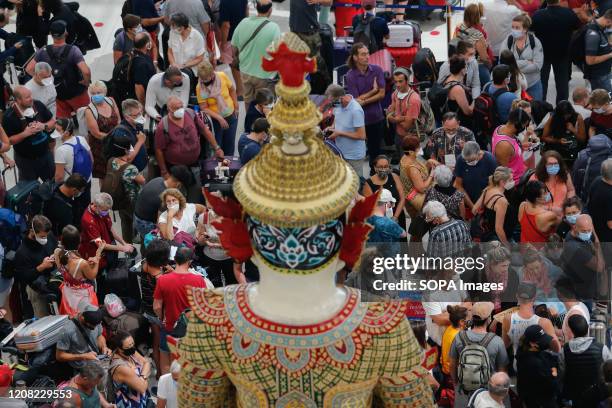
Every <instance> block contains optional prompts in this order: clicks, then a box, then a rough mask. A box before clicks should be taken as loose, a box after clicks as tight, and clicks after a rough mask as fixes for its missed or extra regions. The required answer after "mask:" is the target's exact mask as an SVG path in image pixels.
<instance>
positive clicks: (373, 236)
mask: <svg viewBox="0 0 612 408" xmlns="http://www.w3.org/2000/svg"><path fill="white" fill-rule="evenodd" d="M367 223H368V224H370V225H371V226H373V227H374V229H373V230H372V231H370V234H369V235H368V242H396V241H397V240H398V239H400V238H401V237H402V234H403V233H404V230H403V229H402V227H400V226H399V224H398V223H397V222H395V221H393V220H392V219H391V218H389V217H381V216H380V215H373V216H371V217H370V218H368V220H367Z"/></svg>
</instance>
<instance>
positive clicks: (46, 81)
mask: <svg viewBox="0 0 612 408" xmlns="http://www.w3.org/2000/svg"><path fill="white" fill-rule="evenodd" d="M40 82H42V84H43V85H44V86H51V85H54V79H53V77H52V76H50V77H49V78H43V79H42V80H41V81H40Z"/></svg>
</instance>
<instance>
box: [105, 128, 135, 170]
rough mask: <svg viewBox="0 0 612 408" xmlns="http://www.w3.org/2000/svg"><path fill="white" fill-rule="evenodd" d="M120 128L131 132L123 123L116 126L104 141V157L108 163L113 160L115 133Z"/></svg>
mask: <svg viewBox="0 0 612 408" xmlns="http://www.w3.org/2000/svg"><path fill="white" fill-rule="evenodd" d="M119 128H121V129H123V130H126V131H128V132H130V130H129V129H128V127H127V126H126V125H123V124H121V123H120V124H118V125H117V126H115V128H113V130H111V131H110V133H109V134H108V135H107V136H106V137H105V138H104V139H103V140H102V156H103V157H104V160H107V161H108V160H109V159H110V158H111V154H112V153H111V152H112V151H113V142H114V140H115V131H116V130H117V129H119Z"/></svg>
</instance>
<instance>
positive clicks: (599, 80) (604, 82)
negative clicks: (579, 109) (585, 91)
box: [589, 74, 612, 92]
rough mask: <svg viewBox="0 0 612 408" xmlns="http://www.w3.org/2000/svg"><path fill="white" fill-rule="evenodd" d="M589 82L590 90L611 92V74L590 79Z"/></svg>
mask: <svg viewBox="0 0 612 408" xmlns="http://www.w3.org/2000/svg"><path fill="white" fill-rule="evenodd" d="M589 82H590V83H591V90H595V89H605V90H606V91H608V92H612V74H608V75H604V76H599V77H596V78H591V79H589Z"/></svg>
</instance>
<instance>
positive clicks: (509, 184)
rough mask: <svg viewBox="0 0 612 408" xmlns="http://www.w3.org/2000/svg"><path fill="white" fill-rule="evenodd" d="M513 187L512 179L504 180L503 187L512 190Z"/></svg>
mask: <svg viewBox="0 0 612 408" xmlns="http://www.w3.org/2000/svg"><path fill="white" fill-rule="evenodd" d="M513 188H514V179H510V181H508V182H506V185H505V186H504V189H506V190H512V189H513Z"/></svg>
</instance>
